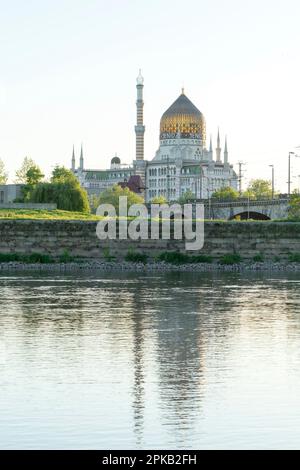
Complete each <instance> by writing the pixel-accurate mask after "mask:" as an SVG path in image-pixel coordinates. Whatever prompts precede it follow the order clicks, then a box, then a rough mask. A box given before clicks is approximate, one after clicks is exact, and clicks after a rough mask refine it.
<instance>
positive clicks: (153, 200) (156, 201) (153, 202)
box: [151, 196, 168, 204]
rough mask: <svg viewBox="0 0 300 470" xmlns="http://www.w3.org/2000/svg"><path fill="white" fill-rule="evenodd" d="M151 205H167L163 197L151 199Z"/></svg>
mask: <svg viewBox="0 0 300 470" xmlns="http://www.w3.org/2000/svg"><path fill="white" fill-rule="evenodd" d="M151 202H152V204H167V202H168V201H167V199H166V198H165V197H164V196H156V197H154V198H153V199H152V201H151Z"/></svg>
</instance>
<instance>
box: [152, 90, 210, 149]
mask: <svg viewBox="0 0 300 470" xmlns="http://www.w3.org/2000/svg"><path fill="white" fill-rule="evenodd" d="M179 134H180V137H181V138H182V139H200V140H202V143H203V145H205V141H206V125H205V119H204V116H203V114H202V113H201V112H200V111H199V109H198V108H196V106H195V105H194V104H193V103H192V102H191V101H190V100H189V99H188V98H187V97H186V96H185V94H184V91H183V90H182V94H181V95H180V96H179V98H177V100H176V101H175V102H174V103H173V104H172V106H170V108H169V109H167V111H166V112H165V113H164V114H163V116H162V118H161V121H160V139H161V140H165V139H174V138H176V137H177V136H178V135H179Z"/></svg>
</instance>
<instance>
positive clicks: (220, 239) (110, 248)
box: [0, 220, 300, 259]
mask: <svg viewBox="0 0 300 470" xmlns="http://www.w3.org/2000/svg"><path fill="white" fill-rule="evenodd" d="M96 224H97V222H89V221H61V220H49V221H48V220H0V253H25V254H29V253H41V254H50V255H51V256H60V255H62V254H64V253H65V252H68V253H69V254H70V255H71V256H74V257H83V258H97V259H101V258H104V257H105V255H106V256H107V254H109V255H113V256H116V257H117V258H118V259H122V258H124V256H125V255H126V254H127V252H128V251H129V250H133V251H136V252H143V253H146V254H148V255H149V256H150V257H155V256H156V255H157V254H159V253H161V252H163V251H182V252H184V251H185V242H184V240H183V241H178V240H169V241H168V240H143V241H132V240H118V239H117V240H105V241H100V240H99V239H98V238H97V236H96ZM234 252H235V253H238V254H239V255H241V256H242V257H243V258H245V259H250V258H253V256H255V255H257V254H260V253H261V254H263V255H264V257H265V258H266V259H274V257H280V258H283V259H285V258H288V256H289V254H291V253H300V223H278V222H277V223H275V222H250V223H247V222H241V223H238V222H225V223H221V222H207V223H205V245H204V248H203V249H202V250H201V252H199V253H201V254H205V255H211V256H213V257H214V258H216V259H217V258H218V257H220V256H223V255H224V254H228V253H234ZM191 254H197V252H192V253H191Z"/></svg>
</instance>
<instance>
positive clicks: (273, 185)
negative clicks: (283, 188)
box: [269, 165, 275, 199]
mask: <svg viewBox="0 0 300 470" xmlns="http://www.w3.org/2000/svg"><path fill="white" fill-rule="evenodd" d="M269 167H270V168H272V199H274V193H275V169H274V165H269Z"/></svg>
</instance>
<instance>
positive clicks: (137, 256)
mask: <svg viewBox="0 0 300 470" xmlns="http://www.w3.org/2000/svg"><path fill="white" fill-rule="evenodd" d="M147 260H148V256H147V255H145V254H143V253H136V252H135V251H132V250H130V251H128V253H127V255H126V256H125V261H130V262H132V263H143V264H146V263H147Z"/></svg>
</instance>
